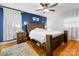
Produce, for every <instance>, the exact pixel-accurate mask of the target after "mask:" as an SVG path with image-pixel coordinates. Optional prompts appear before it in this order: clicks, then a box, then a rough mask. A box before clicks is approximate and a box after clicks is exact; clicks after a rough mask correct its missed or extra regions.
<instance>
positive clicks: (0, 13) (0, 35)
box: [0, 8, 3, 42]
mask: <svg viewBox="0 0 79 59" xmlns="http://www.w3.org/2000/svg"><path fill="white" fill-rule="evenodd" d="M2 41H3V8H0V42H2Z"/></svg>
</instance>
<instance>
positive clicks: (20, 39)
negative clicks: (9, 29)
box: [17, 32, 27, 44]
mask: <svg viewBox="0 0 79 59" xmlns="http://www.w3.org/2000/svg"><path fill="white" fill-rule="evenodd" d="M26 40H27V33H26V32H18V33H17V43H18V44H19V43H23V42H26Z"/></svg>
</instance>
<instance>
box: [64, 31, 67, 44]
mask: <svg viewBox="0 0 79 59" xmlns="http://www.w3.org/2000/svg"><path fill="white" fill-rule="evenodd" d="M67 41H68V32H67V31H64V42H65V43H67Z"/></svg>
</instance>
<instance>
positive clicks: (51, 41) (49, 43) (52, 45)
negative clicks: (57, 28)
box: [46, 31, 67, 56]
mask: <svg viewBox="0 0 79 59" xmlns="http://www.w3.org/2000/svg"><path fill="white" fill-rule="evenodd" d="M62 42H64V43H67V31H64V34H61V35H59V36H57V37H54V38H53V36H52V35H46V55H47V56H52V55H53V51H54V50H55V49H56V48H57V47H58V46H59V45H60V44H61V43H62Z"/></svg>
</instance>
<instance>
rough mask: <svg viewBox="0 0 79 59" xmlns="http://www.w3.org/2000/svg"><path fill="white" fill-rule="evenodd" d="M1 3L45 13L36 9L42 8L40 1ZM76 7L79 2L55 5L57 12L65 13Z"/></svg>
mask: <svg viewBox="0 0 79 59" xmlns="http://www.w3.org/2000/svg"><path fill="white" fill-rule="evenodd" d="M0 5H3V6H7V7H11V8H15V9H19V10H22V11H26V12H30V13H34V14H39V15H43V14H42V12H38V11H35V10H37V9H39V8H42V7H41V6H40V4H39V3H0ZM75 8H79V3H59V4H58V6H56V7H54V8H53V9H55V10H56V11H55V12H59V13H63V12H66V11H68V10H72V9H75ZM55 12H52V13H55ZM49 13H51V12H49Z"/></svg>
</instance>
